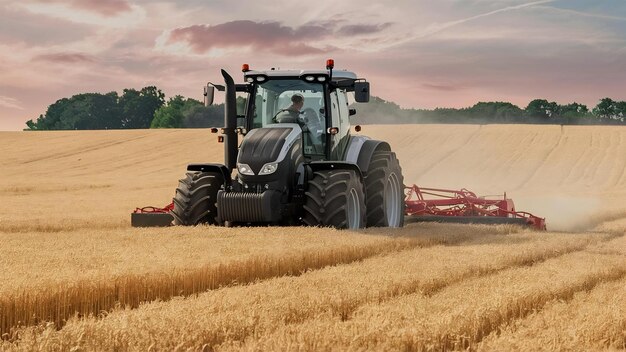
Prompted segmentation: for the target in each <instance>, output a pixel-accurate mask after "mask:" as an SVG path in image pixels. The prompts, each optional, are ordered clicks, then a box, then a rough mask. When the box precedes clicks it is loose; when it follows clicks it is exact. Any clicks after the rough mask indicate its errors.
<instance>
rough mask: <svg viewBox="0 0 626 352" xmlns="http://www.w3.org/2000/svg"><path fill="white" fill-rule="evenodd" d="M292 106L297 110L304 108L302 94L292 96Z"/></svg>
mask: <svg viewBox="0 0 626 352" xmlns="http://www.w3.org/2000/svg"><path fill="white" fill-rule="evenodd" d="M291 106H293V107H294V109H296V110H298V111H299V110H301V109H302V107H303V106H304V97H303V96H302V94H298V93H296V94H294V95H292V96H291Z"/></svg>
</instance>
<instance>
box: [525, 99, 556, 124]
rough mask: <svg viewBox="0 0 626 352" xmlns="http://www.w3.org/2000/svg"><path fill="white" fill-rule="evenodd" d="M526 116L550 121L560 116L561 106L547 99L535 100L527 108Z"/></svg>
mask: <svg viewBox="0 0 626 352" xmlns="http://www.w3.org/2000/svg"><path fill="white" fill-rule="evenodd" d="M525 111H526V115H527V116H528V117H531V118H536V119H541V120H549V119H550V118H552V117H556V116H558V115H559V105H558V104H557V103H555V102H548V101H547V100H545V99H535V100H533V101H531V102H530V103H528V106H526V109H525Z"/></svg>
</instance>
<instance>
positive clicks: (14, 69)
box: [0, 0, 626, 130]
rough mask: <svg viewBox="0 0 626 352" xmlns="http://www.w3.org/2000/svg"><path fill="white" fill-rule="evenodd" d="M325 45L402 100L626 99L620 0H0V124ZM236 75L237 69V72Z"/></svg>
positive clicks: (13, 125) (312, 63)
mask: <svg viewBox="0 0 626 352" xmlns="http://www.w3.org/2000/svg"><path fill="white" fill-rule="evenodd" d="M326 58H334V59H335V62H336V66H337V67H338V68H348V69H350V70H353V71H356V72H357V73H358V74H359V75H360V76H362V77H365V78H367V79H368V80H369V81H370V82H371V84H372V93H373V94H374V95H377V96H380V97H382V98H384V99H388V100H393V101H395V102H397V103H399V104H400V105H401V106H403V107H416V108H434V107H438V106H445V107H465V106H470V105H473V104H474V103H476V102H477V101H494V100H499V101H511V102H513V103H515V104H518V105H520V106H525V105H526V104H527V103H528V102H529V101H530V100H532V99H534V98H538V97H541V98H547V99H550V100H555V101H557V102H560V103H566V102H571V101H577V102H581V103H585V104H588V105H590V106H593V105H595V104H596V102H597V100H598V99H599V98H602V97H605V96H610V97H613V98H614V99H620V100H624V99H626V1H624V0H598V1H592V0H553V1H550V0H545V1H532V0H437V1H433V0H385V1H378V2H375V3H372V4H365V2H363V1H358V0H344V1H336V0H332V1H331V0H317V1H310V2H303V1H287V0H274V1H259V0H257V1H243V0H240V1H232V0H187V1H147V0H21V1H19V2H18V1H13V0H0V130H17V129H22V128H23V127H24V122H25V121H26V120H29V119H31V118H36V117H37V116H38V115H39V114H41V113H44V112H45V109H46V108H47V106H48V105H50V104H51V103H54V102H55V101H56V100H57V99H60V98H63V97H68V96H71V95H73V94H77V93H83V92H103V93H106V92H109V91H112V90H116V91H118V92H121V90H122V89H123V88H128V87H133V88H141V87H143V86H146V85H156V86H158V87H159V88H161V89H162V90H163V91H164V92H165V94H166V95H167V96H173V95H176V94H182V95H185V96H189V97H195V98H198V99H200V98H201V91H202V86H203V85H204V84H205V83H206V82H207V81H213V82H216V81H219V79H220V75H219V69H220V68H226V69H227V70H230V71H231V72H232V73H238V72H239V70H240V67H241V64H242V63H249V64H250V65H251V66H252V68H255V69H265V68H270V67H280V68H323V66H324V62H325V59H326ZM239 77H240V76H239Z"/></svg>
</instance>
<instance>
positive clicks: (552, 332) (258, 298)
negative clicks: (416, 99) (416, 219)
mask: <svg viewBox="0 0 626 352" xmlns="http://www.w3.org/2000/svg"><path fill="white" fill-rule="evenodd" d="M400 127H401V128H400ZM400 127H398V126H366V128H365V131H364V132H365V133H366V134H367V135H370V136H372V137H379V138H382V139H385V140H389V141H390V142H391V144H392V146H393V148H394V149H395V150H396V151H397V152H398V155H399V158H400V161H401V164H402V166H403V170H404V174H405V180H406V181H405V182H406V183H412V182H416V183H418V184H419V185H424V186H432V187H446V188H460V187H467V188H469V189H472V190H476V191H477V192H478V193H482V194H494V193H498V192H504V191H507V194H508V195H509V196H511V197H512V198H513V199H515V200H516V203H517V207H518V208H519V209H524V210H529V211H531V212H536V213H537V214H539V215H542V216H546V217H547V218H548V227H549V230H550V232H547V233H536V232H532V231H530V230H527V229H522V228H518V227H511V226H479V225H441V224H414V225H410V226H407V227H405V228H404V229H367V230H363V231H359V232H347V231H336V230H330V229H314V228H236V229H226V228H216V227H196V228H181V227H176V228H168V229H133V228H130V226H129V215H128V214H129V212H130V211H131V210H132V209H133V208H134V207H135V206H137V205H159V206H160V205H164V204H165V203H167V202H168V201H169V199H171V196H172V193H173V189H174V187H175V185H176V183H177V182H176V181H177V179H178V178H179V177H180V176H181V175H182V173H183V172H184V167H185V165H186V164H187V163H189V162H199V161H212V160H215V161H219V160H221V158H222V150H221V148H220V147H221V145H218V144H217V143H215V142H214V141H213V138H211V137H210V135H208V133H207V131H206V130H160V131H145V130H139V131H94V132H46V133H26V132H0V141H1V143H0V180H1V183H0V197H1V198H0V199H1V201H0V203H1V204H2V205H3V209H2V210H3V211H2V212H1V213H0V265H1V267H2V269H3V270H2V271H0V335H2V340H0V350H8V351H13V350H16V351H30V350H46V351H66V350H71V349H74V350H86V351H87V350H166V351H167V350H174V349H177V350H188V349H190V350H241V349H244V350H365V349H372V350H449V349H467V348H469V349H473V350H499V351H500V350H541V349H545V350H555V349H557V350H558V349H561V350H593V349H624V348H626V288H625V287H626V237H625V232H626V157H625V155H626V128H623V127H560V126H529V125H524V126H516V125H508V126H496V125H488V126H475V125H465V126H451V125H417V126H400Z"/></svg>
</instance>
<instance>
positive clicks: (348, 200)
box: [302, 170, 365, 230]
mask: <svg viewBox="0 0 626 352" xmlns="http://www.w3.org/2000/svg"><path fill="white" fill-rule="evenodd" d="M302 220H303V221H304V223H305V224H306V225H309V226H330V227H334V228H338V229H351V230H354V229H360V228H363V227H365V193H364V192H363V183H362V182H361V178H360V177H359V175H358V174H357V173H356V172H355V171H354V170H323V171H316V172H315V173H314V174H313V178H312V179H311V180H309V183H308V187H307V191H306V192H305V201H304V216H303V219H302Z"/></svg>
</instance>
